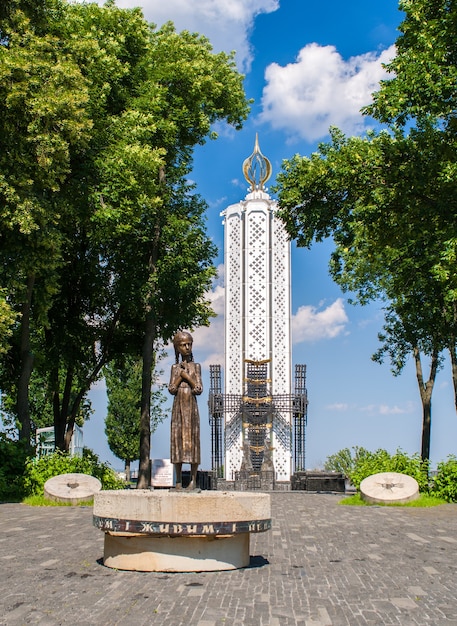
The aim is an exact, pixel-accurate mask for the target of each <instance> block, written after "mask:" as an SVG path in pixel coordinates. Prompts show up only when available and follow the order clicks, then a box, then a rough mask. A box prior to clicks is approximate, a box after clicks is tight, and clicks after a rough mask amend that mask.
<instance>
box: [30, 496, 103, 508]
mask: <svg viewBox="0 0 457 626" xmlns="http://www.w3.org/2000/svg"><path fill="white" fill-rule="evenodd" d="M22 504H27V505H28V506H92V504H93V500H83V501H82V502H78V504H71V503H70V502H56V501H55V500H48V498H45V497H44V496H43V495H34V496H27V497H26V498H24V499H23V500H22Z"/></svg>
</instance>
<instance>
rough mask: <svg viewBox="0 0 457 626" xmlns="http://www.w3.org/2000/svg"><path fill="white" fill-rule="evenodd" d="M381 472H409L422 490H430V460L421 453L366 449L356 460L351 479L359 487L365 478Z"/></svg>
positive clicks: (424, 491) (425, 491)
mask: <svg viewBox="0 0 457 626" xmlns="http://www.w3.org/2000/svg"><path fill="white" fill-rule="evenodd" d="M381 472H398V473H399V474H407V475H408V476H411V477H412V478H414V479H416V480H417V482H418V484H419V491H420V492H422V493H427V492H428V490H429V485H428V462H424V461H422V460H421V458H420V455H419V454H413V455H412V456H409V455H408V454H406V453H405V452H403V451H402V450H400V449H398V450H397V451H396V452H395V454H392V455H391V454H389V452H387V450H383V449H382V448H380V449H379V450H376V452H369V451H366V450H365V451H364V452H363V454H362V455H361V456H360V457H359V458H358V459H357V461H356V462H355V464H354V467H353V469H352V471H351V473H350V475H349V479H350V481H351V483H352V484H353V485H354V487H355V488H356V489H359V488H360V483H361V482H362V480H363V479H364V478H367V477H368V476H371V475H372V474H378V473H381Z"/></svg>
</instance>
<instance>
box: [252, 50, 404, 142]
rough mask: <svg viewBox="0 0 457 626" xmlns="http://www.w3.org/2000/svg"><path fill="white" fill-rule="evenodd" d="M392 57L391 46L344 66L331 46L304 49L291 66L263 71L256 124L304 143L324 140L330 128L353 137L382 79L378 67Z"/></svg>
mask: <svg viewBox="0 0 457 626" xmlns="http://www.w3.org/2000/svg"><path fill="white" fill-rule="evenodd" d="M394 55H395V47H394V46H391V47H390V48H388V49H387V50H384V51H383V52H381V54H379V55H378V54H376V53H374V52H368V53H367V54H362V55H359V56H355V57H351V58H350V59H348V60H347V61H346V60H344V59H343V58H342V56H341V55H340V54H339V52H338V51H337V50H336V48H335V47H334V46H319V45H318V44H316V43H311V44H308V45H307V46H305V47H304V48H302V49H301V50H300V52H299V54H298V56H297V60H296V61H295V63H289V64H288V65H286V66H285V67H282V66H280V65H278V64H277V63H272V64H271V65H269V66H268V67H267V69H266V71H265V80H266V83H267V84H266V86H265V87H264V90H263V96H262V107H263V110H262V113H261V115H260V121H261V122H268V123H270V124H271V126H272V127H273V128H275V129H279V130H284V131H285V132H286V133H287V134H288V135H289V136H290V138H294V137H300V138H302V139H305V140H307V141H315V140H317V139H320V138H323V137H325V136H326V135H327V134H328V129H329V126H338V128H340V129H341V130H343V131H344V132H345V133H347V134H358V133H360V132H362V131H363V130H364V128H365V126H364V124H365V122H364V119H363V117H362V116H361V115H360V109H361V108H362V107H363V106H366V105H367V104H369V103H370V102H371V94H372V93H373V92H374V91H376V90H377V89H378V87H379V81H380V80H381V79H383V78H386V77H387V73H386V71H385V70H384V69H383V68H382V66H381V64H382V63H387V62H388V61H389V60H390V59H392V58H393V56H394Z"/></svg>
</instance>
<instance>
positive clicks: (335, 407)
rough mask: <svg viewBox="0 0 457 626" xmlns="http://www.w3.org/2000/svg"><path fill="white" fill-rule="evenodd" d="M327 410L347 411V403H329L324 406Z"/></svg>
mask: <svg viewBox="0 0 457 626" xmlns="http://www.w3.org/2000/svg"><path fill="white" fill-rule="evenodd" d="M325 408H326V409H327V411H348V410H349V404H347V403H346V402H335V403H334V404H329V405H327V406H326V407H325Z"/></svg>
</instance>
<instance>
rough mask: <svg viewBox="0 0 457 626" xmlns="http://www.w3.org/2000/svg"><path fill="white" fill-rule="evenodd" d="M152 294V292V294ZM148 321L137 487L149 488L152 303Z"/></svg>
mask: <svg viewBox="0 0 457 626" xmlns="http://www.w3.org/2000/svg"><path fill="white" fill-rule="evenodd" d="M160 235H161V227H160V224H159V223H157V224H156V225H155V228H154V237H153V238H152V242H151V255H150V257H149V262H148V270H149V276H150V278H151V279H152V278H153V277H155V275H156V272H157V259H158V256H159V242H160ZM151 295H152V294H151ZM145 313H146V322H145V329H144V341H143V371H142V376H141V415H140V463H139V467H138V482H137V485H136V486H137V489H147V488H148V487H149V486H150V484H151V462H150V456H151V386H152V371H153V368H154V357H155V355H154V341H155V338H156V319H155V315H154V311H153V310H152V307H151V305H150V304H149V303H148V304H147V306H146V310H145Z"/></svg>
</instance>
